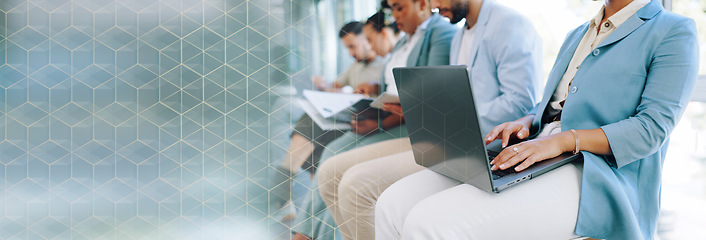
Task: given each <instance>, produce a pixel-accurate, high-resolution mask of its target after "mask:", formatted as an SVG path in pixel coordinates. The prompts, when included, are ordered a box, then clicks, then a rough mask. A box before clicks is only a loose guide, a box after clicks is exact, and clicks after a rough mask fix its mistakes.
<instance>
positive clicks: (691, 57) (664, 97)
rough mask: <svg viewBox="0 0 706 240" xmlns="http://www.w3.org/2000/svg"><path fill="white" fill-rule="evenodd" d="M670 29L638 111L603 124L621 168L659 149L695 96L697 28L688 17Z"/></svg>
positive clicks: (616, 160)
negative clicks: (628, 116) (617, 120)
mask: <svg viewBox="0 0 706 240" xmlns="http://www.w3.org/2000/svg"><path fill="white" fill-rule="evenodd" d="M668 29H670V30H669V32H668V34H667V36H666V37H665V38H664V39H663V40H662V42H661V43H660V45H659V46H658V47H657V49H656V50H655V53H654V55H653V58H652V59H651V60H652V61H651V64H650V66H649V69H648V70H647V73H648V74H647V78H646V80H645V88H644V90H643V93H642V96H641V98H640V104H639V105H638V106H637V108H636V109H635V110H636V114H635V115H634V116H632V117H630V118H628V119H625V120H622V121H619V122H616V123H613V124H609V125H606V126H603V127H601V128H602V129H603V131H604V132H605V134H606V136H607V138H608V141H609V142H610V146H611V148H612V149H613V155H612V156H611V158H612V159H610V161H615V162H614V163H611V164H615V167H617V168H620V167H622V166H625V165H627V164H630V163H632V162H634V161H636V160H638V159H642V158H645V157H647V156H649V155H652V154H654V153H655V152H656V151H657V150H659V148H660V147H661V146H662V145H663V144H665V142H666V141H667V139H668V137H669V135H670V134H671V132H672V130H673V129H674V127H675V126H676V124H677V122H678V121H679V118H680V117H681V115H682V113H683V112H684V109H685V108H686V105H687V104H688V102H689V99H690V98H691V93H692V91H693V89H694V84H695V82H696V78H697V73H698V67H699V64H698V62H699V51H698V40H697V35H696V27H695V24H694V21H693V20H691V19H687V20H684V21H680V22H677V24H675V26H671V27H669V28H668Z"/></svg>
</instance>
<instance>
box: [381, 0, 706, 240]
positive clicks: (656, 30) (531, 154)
mask: <svg viewBox="0 0 706 240" xmlns="http://www.w3.org/2000/svg"><path fill="white" fill-rule="evenodd" d="M631 11H632V12H631ZM614 25H618V26H614ZM602 34H605V35H603V37H604V39H601V35H602ZM596 39H598V40H596ZM697 42H698V41H697V36H696V28H695V24H694V21H693V20H691V19H688V18H685V17H682V16H679V15H676V14H673V13H670V12H667V11H665V10H664V9H663V7H662V6H661V4H660V3H659V1H657V0H652V1H649V0H634V1H633V0H610V1H608V0H606V1H605V4H604V7H603V8H602V9H601V12H600V13H599V14H598V15H597V16H596V18H594V20H592V21H590V22H588V23H586V24H584V25H582V26H580V27H578V28H577V29H575V30H574V31H572V32H570V33H569V34H568V36H567V37H566V40H565V41H564V44H563V45H562V47H561V50H560V52H559V55H558V58H557V61H556V62H555V64H554V67H553V69H552V72H551V73H550V75H549V79H548V83H547V86H546V88H545V91H544V97H543V100H542V101H541V102H540V103H539V104H538V105H537V106H536V107H535V108H534V110H533V111H532V114H530V115H528V116H525V117H523V118H521V119H518V120H517V121H514V122H509V123H504V124H501V125H499V126H497V127H495V128H494V129H493V131H492V132H491V133H489V134H488V135H487V136H486V137H487V138H488V139H486V142H491V141H493V140H495V139H502V142H503V145H507V142H508V140H509V138H511V137H517V138H527V137H528V136H530V135H537V134H538V133H543V135H544V136H542V137H539V138H536V139H534V140H530V141H525V142H522V143H519V144H516V145H512V146H509V147H507V148H506V149H505V150H503V152H502V153H501V154H500V155H498V156H497V157H496V158H495V160H494V161H493V162H492V164H493V168H501V169H507V168H511V167H513V168H516V170H523V169H525V168H526V167H528V166H530V165H532V164H533V163H535V162H538V161H542V160H544V159H548V158H551V157H553V156H557V155H559V154H561V153H563V152H579V153H580V154H582V155H583V163H582V164H581V163H578V164H575V165H574V164H570V165H566V166H563V167H561V168H559V169H557V170H554V171H553V172H550V173H548V174H545V175H542V176H540V177H538V178H536V179H533V180H531V181H529V182H526V183H522V184H520V185H518V186H515V187H512V188H510V189H508V190H506V191H504V192H501V193H499V194H493V193H485V192H482V191H480V190H478V189H475V188H473V187H472V186H469V185H465V184H462V185H457V184H456V185H453V184H449V183H446V184H448V185H449V187H450V188H448V189H446V190H444V191H442V192H439V193H436V194H434V195H432V196H429V197H426V198H424V199H420V200H419V202H418V203H416V205H414V207H413V208H412V209H410V210H409V211H408V212H404V213H400V214H399V215H402V216H399V215H398V216H381V217H380V219H391V218H394V217H401V218H402V219H404V222H403V223H402V224H397V226H393V225H394V224H387V223H386V222H378V219H379V218H378V216H376V228H380V227H387V228H396V229H400V232H401V236H403V238H406V239H407V237H409V238H408V239H421V238H424V239H434V238H435V237H438V236H445V237H446V238H450V237H453V238H454V239H466V238H471V237H475V239H485V238H484V237H487V236H491V235H490V234H492V233H493V232H495V233H500V234H497V235H492V236H494V237H493V238H492V239H513V238H518V237H521V238H523V239H562V238H563V239H567V238H571V237H576V236H584V237H592V238H600V239H652V238H653V237H654V234H655V230H656V226H657V219H658V216H659V209H660V187H661V177H662V164H663V162H664V157H665V153H666V150H667V146H668V140H669V135H670V133H671V132H672V130H673V129H674V126H675V125H676V124H677V122H678V121H679V119H680V117H681V115H682V113H683V111H684V109H685V107H686V105H687V103H688V101H689V98H690V95H691V92H692V89H693V86H694V83H695V80H696V77H697V70H698V52H699V51H698V45H697ZM586 43H588V44H589V45H586ZM593 43H595V44H593ZM586 47H588V48H586ZM582 53H585V55H584V54H582ZM584 56H585V57H584ZM567 74H574V75H573V77H572V78H571V77H569V78H568V79H567V80H569V81H568V82H569V84H568V86H567V87H568V89H567V91H566V94H565V95H564V96H565V100H564V101H562V102H560V103H561V104H559V105H561V106H562V107H563V109H561V111H560V112H559V113H558V114H556V113H554V114H551V113H552V111H551V109H550V108H552V109H553V108H556V105H553V104H552V103H551V102H552V101H553V100H556V97H555V92H557V91H559V90H560V89H559V88H560V87H558V86H559V85H561V82H562V81H561V80H562V78H565V77H566V76H565V75H567ZM548 114H551V115H554V116H549V117H547V116H546V115H548ZM557 119H560V120H559V121H554V120H557ZM557 124H558V125H559V126H560V127H559V128H556V132H555V133H550V134H544V133H546V131H545V130H547V129H550V128H551V127H552V126H556V125H557ZM516 164H519V165H516ZM437 175H438V174H437ZM413 176H414V175H412V176H410V177H408V178H411V177H413ZM405 180H406V179H403V180H401V181H400V182H398V183H396V184H401V185H405V184H406V185H414V184H415V183H416V184H417V185H416V186H415V187H416V188H417V189H418V188H419V187H420V186H419V185H418V183H419V179H416V180H417V181H416V182H415V181H412V180H408V181H405ZM413 180H414V179H413ZM423 180H425V181H426V182H427V183H428V182H433V181H431V180H433V179H432V177H429V176H427V177H426V179H423ZM402 187H404V186H396V185H393V186H392V187H390V188H388V191H389V190H391V189H393V188H402ZM418 191H422V190H418ZM387 193H388V192H385V193H384V194H383V196H382V197H381V199H380V200H378V205H377V206H376V207H377V208H386V207H388V206H386V205H385V203H393V202H394V201H406V200H409V198H408V197H407V196H404V195H403V194H387ZM386 194H387V195H386ZM382 198H388V199H387V200H385V201H384V202H383V199H382ZM376 213H377V212H376ZM432 213H433V214H432ZM545 215H548V216H552V217H544V216H545ZM378 223H379V224H381V225H382V226H378V225H377V224H378ZM417 236H418V237H417ZM479 236H481V237H480V238H479ZM378 237H380V236H378ZM390 239H392V238H390Z"/></svg>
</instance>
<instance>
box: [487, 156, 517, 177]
mask: <svg viewBox="0 0 706 240" xmlns="http://www.w3.org/2000/svg"><path fill="white" fill-rule="evenodd" d="M498 154H500V153H499V152H495V151H488V162H490V161H493V159H495V157H497V156H498ZM511 173H515V168H514V167H511V168H508V169H505V170H500V169H498V170H495V171H493V174H492V175H493V180H496V179H498V178H501V177H503V176H505V175H508V174H511Z"/></svg>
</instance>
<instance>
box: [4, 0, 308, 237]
mask: <svg viewBox="0 0 706 240" xmlns="http://www.w3.org/2000/svg"><path fill="white" fill-rule="evenodd" d="M312 5H313V3H312V1H311V0H296V1H289V0H256V1H245V0H206V1H201V0H119V1H117V0H29V1H27V0H2V1H0V239H54V238H55V239H69V238H71V239H132V238H135V239H218V238H227V239H273V238H275V236H274V235H273V233H272V231H268V230H272V229H276V228H277V227H273V225H276V224H275V223H273V222H272V221H271V219H269V218H268V216H267V215H268V213H269V212H270V210H269V209H268V208H267V191H266V189H265V186H264V184H263V182H264V181H265V179H266V176H267V172H268V170H269V169H270V167H269V165H268V164H269V163H270V162H271V161H273V160H272V159H278V158H281V153H282V151H283V149H285V148H286V147H287V145H286V144H287V142H286V139H287V138H288V134H289V131H291V130H290V128H289V124H290V123H291V120H292V119H291V118H292V117H291V116H289V115H288V112H289V110H291V109H292V107H291V105H289V103H288V102H287V101H283V99H285V98H282V97H281V94H282V93H281V92H280V91H279V90H278V89H280V87H284V88H286V87H289V86H291V85H292V82H302V81H301V80H302V79H306V80H307V81H308V77H309V75H310V72H309V71H308V69H309V65H310V64H311V63H310V62H309V61H308V60H307V59H308V58H310V55H311V50H310V46H309V45H307V44H304V43H307V42H311V41H308V40H307V39H308V36H310V34H309V33H310V32H312V31H313V27H312V25H313V22H314V21H313V20H312V16H311V14H310V13H308V12H307V11H308V10H306V9H310V8H311V6H312ZM297 79H299V80H297ZM285 100H286V99H285ZM275 126H279V127H275ZM276 139H280V140H281V139H284V140H285V141H284V142H277V141H275V140H276Z"/></svg>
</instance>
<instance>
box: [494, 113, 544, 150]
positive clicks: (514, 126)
mask: <svg viewBox="0 0 706 240" xmlns="http://www.w3.org/2000/svg"><path fill="white" fill-rule="evenodd" d="M533 120H534V115H527V116H524V117H522V118H520V119H517V120H515V121H513V122H506V123H503V124H500V125H498V126H495V127H494V128H493V130H492V131H490V132H489V133H488V134H487V135H485V144H486V145H487V144H489V143H491V142H493V141H495V140H496V139H502V147H503V148H504V147H507V144H508V143H509V142H510V138H511V137H516V138H517V139H525V138H527V137H529V135H530V127H531V126H532V121H533Z"/></svg>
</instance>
